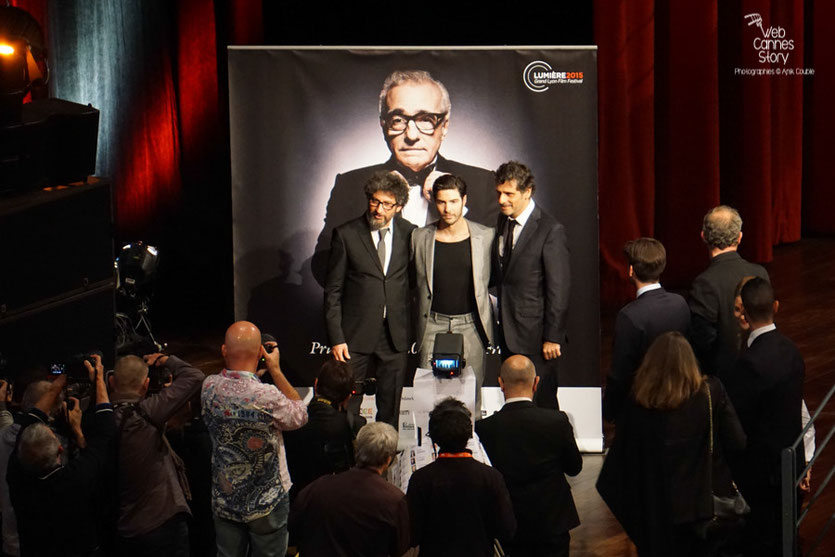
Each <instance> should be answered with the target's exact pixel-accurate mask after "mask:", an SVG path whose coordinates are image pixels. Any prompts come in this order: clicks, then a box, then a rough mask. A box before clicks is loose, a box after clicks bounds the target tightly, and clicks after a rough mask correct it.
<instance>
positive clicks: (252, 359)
mask: <svg viewBox="0 0 835 557" xmlns="http://www.w3.org/2000/svg"><path fill="white" fill-rule="evenodd" d="M221 351H222V352H223V358H224V360H226V369H235V370H239V371H251V372H255V371H256V370H257V368H258V358H260V357H261V331H260V330H258V327H256V326H255V325H254V324H252V323H250V322H249V321H238V322H237V323H232V325H230V326H229V328H228V329H226V338H225V339H224V343H223V347H222V349H221Z"/></svg>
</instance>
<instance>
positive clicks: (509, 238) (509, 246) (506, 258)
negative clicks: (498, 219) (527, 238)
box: [502, 219, 519, 269]
mask: <svg viewBox="0 0 835 557" xmlns="http://www.w3.org/2000/svg"><path fill="white" fill-rule="evenodd" d="M517 224H519V223H518V222H516V221H515V220H513V219H507V223H506V224H505V226H504V253H503V254H502V269H506V268H507V265H508V263H510V254H511V252H512V251H513V230H514V229H515V228H516V225H517Z"/></svg>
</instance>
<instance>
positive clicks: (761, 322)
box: [720, 277, 806, 556]
mask: <svg viewBox="0 0 835 557" xmlns="http://www.w3.org/2000/svg"><path fill="white" fill-rule="evenodd" d="M742 305H743V307H744V310H743V311H744V314H745V318H746V320H747V322H748V323H749V324H750V325H751V334H750V335H749V336H748V341H747V344H748V348H747V350H745V351H743V352H742V355H741V356H740V357H739V359H738V360H737V362H736V364H735V366H734V368H733V370H732V371H731V372H729V373H723V374H722V375H721V376H720V379H721V380H722V382H723V383H724V384H725V386H726V389H727V391H728V396H729V397H730V399H731V402H733V405H734V408H735V409H736V413H737V415H738V416H739V421H740V423H741V424H742V428H743V429H744V430H745V434H746V435H747V436H748V446H747V447H746V449H745V454H744V456H743V457H742V459H741V460H740V461H739V462H737V463H735V464H736V465H735V470H734V472H735V473H734V478H735V479H736V481H737V483H738V484H739V489H740V491H742V494H743V495H744V496H745V498H746V500H747V501H748V503H749V504H750V505H751V520H750V521H749V524H748V526H749V527H748V528H747V530H748V534H749V535H748V536H747V537H746V540H747V543H746V544H745V546H746V552H747V554H749V555H758V556H771V555H775V556H776V555H780V554H781V551H780V550H781V541H780V532H781V527H780V518H781V505H780V487H781V481H780V467H781V463H780V452H781V451H782V450H783V449H784V448H786V447H788V446H790V445H791V444H792V443H794V441H795V440H796V439H797V437H798V436H799V435H800V432H801V430H802V426H801V405H802V400H803V380H804V375H805V369H806V368H805V364H804V363H803V357H802V356H801V355H800V351H799V350H798V349H797V346H795V344H794V343H793V342H792V341H791V340H789V339H787V338H786V337H784V336H783V335H781V334H780V333H779V332H777V327H776V326H775V325H774V313H775V312H776V311H777V305H778V304H777V301H776V300H775V299H774V290H773V289H772V287H771V285H770V284H769V283H768V281H766V280H765V279H763V278H759V277H757V278H753V279H751V280H750V281H748V282H747V283H746V284H745V286H743V287H742ZM799 449H800V450H798V451H797V470H798V473H800V471H802V470H803V466H804V463H805V459H804V454H803V450H802V445H801V447H799Z"/></svg>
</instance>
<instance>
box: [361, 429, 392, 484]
mask: <svg viewBox="0 0 835 557" xmlns="http://www.w3.org/2000/svg"><path fill="white" fill-rule="evenodd" d="M395 454H397V430H396V429H394V428H393V427H392V426H391V425H389V424H387V423H385V422H371V423H370V424H366V425H364V426H362V429H360V431H359V433H358V434H357V446H356V449H355V450H354V460H355V461H356V463H357V467H358V468H371V469H374V470H377V471H378V472H380V473H381V474H382V473H383V472H384V471H385V469H386V468H388V465H389V464H390V463H391V459H392V458H394V455H395Z"/></svg>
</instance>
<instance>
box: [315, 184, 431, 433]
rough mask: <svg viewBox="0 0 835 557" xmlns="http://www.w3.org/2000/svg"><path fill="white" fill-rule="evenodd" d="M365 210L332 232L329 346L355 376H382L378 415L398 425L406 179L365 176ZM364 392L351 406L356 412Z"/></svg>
mask: <svg viewBox="0 0 835 557" xmlns="http://www.w3.org/2000/svg"><path fill="white" fill-rule="evenodd" d="M365 196H366V198H367V200H368V201H367V202H368V208H367V210H366V212H365V214H364V215H362V216H361V217H359V218H356V219H354V220H352V221H350V222H347V223H345V224H343V225H342V226H340V227H338V228H337V229H336V230H334V232H333V240H332V242H331V254H330V260H329V261H328V275H327V281H326V283H325V320H326V322H327V329H328V338H329V339H330V345H331V353H332V354H333V357H334V358H335V359H337V360H339V361H340V362H345V361H350V364H351V368H352V369H353V371H354V379H355V380H356V381H363V380H364V379H365V378H366V375H367V374H368V372H369V370H370V369H374V370H375V371H376V377H377V421H382V422H387V423H390V424H392V425H393V426H395V427H397V423H398V416H399V413H400V393H401V391H402V389H403V382H404V380H405V375H406V351H407V350H408V348H409V333H408V329H409V302H410V300H409V273H408V268H409V243H410V237H411V234H412V230H413V229H414V228H415V226H414V225H413V224H411V223H410V222H407V221H406V220H404V219H402V218H400V217H399V215H398V213H400V211H401V210H402V209H403V206H404V205H405V204H406V201H407V200H408V199H409V189H408V185H407V184H406V181H405V180H404V179H403V178H402V177H401V176H399V175H397V174H396V173H393V172H378V173H376V174H374V175H373V176H372V177H371V179H370V180H369V181H368V182H367V183H366V184H365ZM361 404H362V394H361V393H360V394H358V395H355V396H353V397H352V398H351V401H350V402H349V403H348V408H349V410H350V411H351V412H353V413H354V414H355V415H358V414H359V409H360V405H361Z"/></svg>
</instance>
